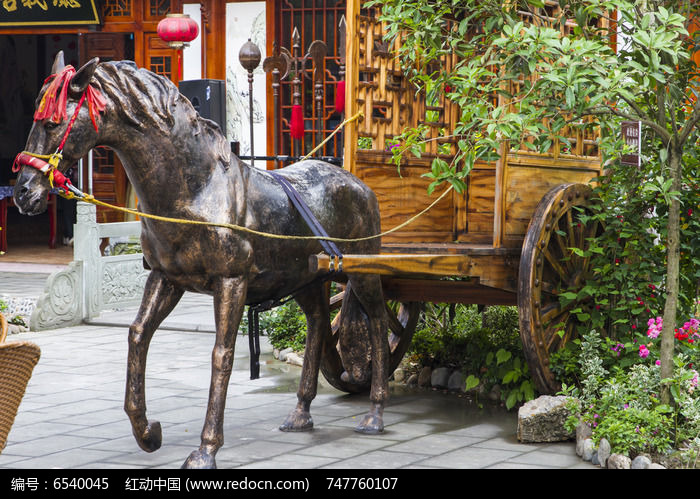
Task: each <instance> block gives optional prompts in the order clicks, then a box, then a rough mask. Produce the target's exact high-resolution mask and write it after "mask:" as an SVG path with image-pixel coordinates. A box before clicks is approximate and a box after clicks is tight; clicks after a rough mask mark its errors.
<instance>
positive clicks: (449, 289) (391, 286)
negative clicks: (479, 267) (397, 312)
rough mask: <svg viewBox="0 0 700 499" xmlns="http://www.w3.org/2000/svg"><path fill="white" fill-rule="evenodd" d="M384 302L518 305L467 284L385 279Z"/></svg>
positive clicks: (512, 296) (507, 295) (501, 293)
mask: <svg viewBox="0 0 700 499" xmlns="http://www.w3.org/2000/svg"><path fill="white" fill-rule="evenodd" d="M382 285H383V286H382V287H383V289H384V298H385V299H387V300H396V301H400V302H404V303H406V302H423V303H463V304H465V305H471V304H476V305H517V303H518V295H517V294H516V293H513V292H509V291H505V290H502V289H496V288H491V287H488V286H484V285H482V284H480V283H479V280H478V279H470V280H468V281H446V280H437V279H402V278H391V277H385V278H383V279H382Z"/></svg>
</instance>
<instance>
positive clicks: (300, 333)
mask: <svg viewBox="0 0 700 499" xmlns="http://www.w3.org/2000/svg"><path fill="white" fill-rule="evenodd" d="M260 329H261V332H263V331H264V333H265V334H267V336H268V337H269V339H270V343H271V344H272V346H273V347H275V348H278V349H280V350H282V349H285V348H290V347H291V348H293V349H294V351H297V352H299V351H302V350H304V346H305V343H306V317H305V316H304V313H303V312H302V311H301V309H300V308H299V305H297V304H296V302H295V301H293V300H292V301H289V302H287V303H285V304H283V305H280V306H279V307H277V308H274V309H272V310H270V311H267V312H263V313H261V314H260Z"/></svg>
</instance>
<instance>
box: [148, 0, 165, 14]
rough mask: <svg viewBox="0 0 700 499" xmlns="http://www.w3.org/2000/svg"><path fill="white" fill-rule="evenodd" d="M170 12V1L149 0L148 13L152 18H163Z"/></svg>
mask: <svg viewBox="0 0 700 499" xmlns="http://www.w3.org/2000/svg"><path fill="white" fill-rule="evenodd" d="M169 12H170V0H148V13H149V14H150V16H151V17H163V16H165V15H166V14H168V13H169Z"/></svg>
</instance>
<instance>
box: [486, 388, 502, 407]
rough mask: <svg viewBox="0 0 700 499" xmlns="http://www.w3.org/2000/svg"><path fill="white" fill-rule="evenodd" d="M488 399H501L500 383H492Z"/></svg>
mask: <svg viewBox="0 0 700 499" xmlns="http://www.w3.org/2000/svg"><path fill="white" fill-rule="evenodd" d="M488 397H489V400H490V401H491V402H494V403H495V402H498V401H500V400H501V385H493V387H492V388H491V391H490V392H489V394H488Z"/></svg>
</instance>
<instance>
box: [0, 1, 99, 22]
mask: <svg viewBox="0 0 700 499" xmlns="http://www.w3.org/2000/svg"><path fill="white" fill-rule="evenodd" d="M98 1H99V0H0V27H28V26H37V27H49V26H67V25H90V24H100V16H99V14H98V12H99V9H98Z"/></svg>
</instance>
